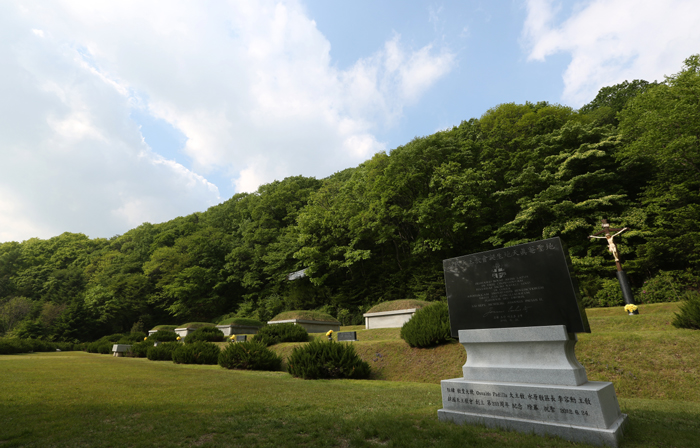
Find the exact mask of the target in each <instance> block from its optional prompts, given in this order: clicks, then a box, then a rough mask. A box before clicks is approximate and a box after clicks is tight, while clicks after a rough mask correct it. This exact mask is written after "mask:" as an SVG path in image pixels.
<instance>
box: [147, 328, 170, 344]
mask: <svg viewBox="0 0 700 448" xmlns="http://www.w3.org/2000/svg"><path fill="white" fill-rule="evenodd" d="M148 341H150V342H151V343H153V342H173V341H177V333H175V332H174V331H169V330H158V331H156V332H155V333H153V334H152V335H150V336H149V337H148Z"/></svg>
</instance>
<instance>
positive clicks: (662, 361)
mask: <svg viewBox="0 0 700 448" xmlns="http://www.w3.org/2000/svg"><path fill="white" fill-rule="evenodd" d="M676 309H677V308H676V305H675V304H663V305H646V306H641V307H640V311H641V313H642V314H640V315H639V316H626V315H625V314H624V312H622V310H621V309H614V310H613V309H600V310H596V309H594V310H588V316H589V320H590V322H591V327H592V329H593V333H592V334H590V335H589V334H585V335H580V336H579V338H580V342H579V344H578V345H577V356H578V358H579V360H580V361H581V362H582V363H583V364H584V365H585V366H586V369H587V371H588V376H589V379H591V380H599V381H612V382H613V383H614V384H615V389H616V391H617V394H618V399H619V401H620V405H621V408H622V410H623V412H625V413H627V414H629V420H630V424H629V426H628V428H627V430H626V433H625V439H624V441H623V444H622V446H623V447H698V446H700V384H699V383H700V381H699V379H698V373H699V372H698V367H699V366H700V332H698V331H690V330H678V329H675V328H674V327H672V326H671V325H670V322H671V320H672V318H673V312H674V311H675V310H676ZM360 328H361V327H357V328H355V327H354V328H353V329H354V330H358V337H359V339H360V342H358V343H355V344H356V345H355V347H356V348H357V351H358V353H360V354H361V355H362V357H363V358H364V359H365V360H367V361H368V362H369V363H370V364H371V365H372V366H373V368H374V371H375V373H374V378H376V379H374V380H366V381H348V380H342V381H338V380H336V381H305V380H299V379H295V378H292V377H291V376H290V375H288V374H287V373H284V372H243V371H228V370H225V369H222V368H220V367H218V366H188V365H176V364H173V363H172V362H153V361H148V360H145V359H135V358H114V357H111V356H107V355H97V354H88V353H84V352H62V353H37V354H22V355H5V356H0V448H5V447H15V446H22V447H25V446H27V447H53V446H57V447H82V446H84V447H122V446H124V447H142V446H157V447H161V446H162V447H170V446H205V447H206V446H227V447H268V446H269V447H273V446H274V447H277V446H280V447H288V446H289V447H326V446H328V447H381V446H387V447H426V446H427V447H501V446H506V447H521V446H522V447H565V446H566V447H571V446H587V445H582V444H572V443H571V442H567V441H563V440H560V439H555V438H549V437H539V436H534V435H528V434H518V433H513V432H507V431H502V430H497V429H489V428H485V427H480V426H457V425H454V424H451V423H442V422H439V421H438V420H437V412H436V411H437V410H438V409H439V408H440V407H441V396H440V387H439V384H438V383H439V380H440V379H444V378H452V377H455V376H458V375H459V373H460V367H461V365H462V364H463V363H464V360H465V355H464V349H463V348H462V347H461V345H459V344H448V345H446V346H442V347H438V348H436V349H428V350H419V349H411V348H410V347H408V346H407V345H406V344H405V343H404V342H403V341H402V340H400V339H398V330H368V331H367V330H361V329H360ZM292 347H293V345H291V344H280V345H279V346H275V347H273V348H274V349H275V350H276V351H278V352H279V353H282V354H287V353H289V352H290V351H291V349H292Z"/></svg>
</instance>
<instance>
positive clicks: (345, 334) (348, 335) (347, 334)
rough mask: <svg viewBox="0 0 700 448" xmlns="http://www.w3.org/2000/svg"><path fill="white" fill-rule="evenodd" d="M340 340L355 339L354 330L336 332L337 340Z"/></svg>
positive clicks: (355, 333)
mask: <svg viewBox="0 0 700 448" xmlns="http://www.w3.org/2000/svg"><path fill="white" fill-rule="evenodd" d="M340 341H357V332H356V331H342V332H339V333H338V342H340Z"/></svg>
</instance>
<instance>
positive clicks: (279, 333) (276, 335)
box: [252, 323, 309, 346]
mask: <svg viewBox="0 0 700 448" xmlns="http://www.w3.org/2000/svg"><path fill="white" fill-rule="evenodd" d="M308 340H309V333H308V332H307V331H306V328H304V327H302V326H300V325H294V324H291V323H288V324H274V325H267V326H265V327H262V328H261V329H260V330H258V333H257V334H256V335H255V336H253V339H252V341H253V342H262V343H263V344H265V345H266V346H269V345H275V344H279V343H280V342H306V341H308Z"/></svg>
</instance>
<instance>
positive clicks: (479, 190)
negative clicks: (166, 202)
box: [0, 55, 700, 340]
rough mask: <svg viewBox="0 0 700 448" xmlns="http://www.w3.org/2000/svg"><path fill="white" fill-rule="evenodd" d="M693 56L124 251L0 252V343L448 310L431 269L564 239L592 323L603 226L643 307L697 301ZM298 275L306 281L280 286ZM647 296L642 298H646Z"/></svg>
mask: <svg viewBox="0 0 700 448" xmlns="http://www.w3.org/2000/svg"><path fill="white" fill-rule="evenodd" d="M699 138H700V57H699V56H697V55H696V56H692V57H690V58H689V59H687V60H686V61H685V65H684V66H683V68H682V70H681V71H680V72H679V73H677V74H676V75H674V76H671V77H669V78H667V79H666V80H665V81H664V82H662V83H659V84H656V83H647V82H645V81H633V82H624V83H622V84H619V85H616V86H612V87H606V88H604V89H602V90H601V91H600V93H599V94H598V96H597V97H596V98H595V99H594V100H593V101H592V102H591V103H589V104H587V105H586V106H584V107H583V108H581V109H580V110H578V111H576V110H573V109H571V108H569V107H565V106H561V105H554V104H547V103H537V104H532V103H526V104H524V105H517V104H502V105H499V106H497V107H494V108H493V109H490V110H488V111H487V112H486V113H485V114H484V115H483V116H482V117H481V118H479V119H471V120H469V121H464V122H462V123H461V124H460V125H459V126H457V127H454V128H453V129H451V130H447V131H443V132H438V133H436V134H433V135H430V136H428V137H422V138H416V139H414V140H413V141H411V142H409V143H407V144H406V145H404V146H400V147H398V148H396V149H394V150H393V151H391V152H390V154H384V153H379V154H376V155H375V156H374V157H372V158H371V159H370V160H367V161H366V162H364V163H363V164H361V165H359V166H358V167H356V168H351V169H347V170H345V171H342V172H339V173H336V174H334V175H333V176H330V177H328V178H326V179H322V180H316V179H312V178H305V177H301V176H299V177H290V178H287V179H284V180H282V181H276V182H273V183H271V184H268V185H263V186H261V187H260V188H259V190H258V191H257V192H256V193H253V194H238V195H236V196H234V197H232V198H231V199H229V200H228V201H226V202H224V203H222V204H220V205H217V206H215V207H212V208H210V209H209V210H207V211H206V212H203V213H195V214H192V215H189V216H186V217H179V218H176V219H173V220H172V221H169V222H166V223H162V224H156V225H153V224H148V223H145V224H143V225H141V226H139V227H137V228H135V229H132V230H130V231H128V232H127V233H125V234H124V235H120V236H115V237H113V238H111V239H109V240H107V239H89V238H87V237H86V236H85V235H82V234H73V233H64V234H62V235H60V236H57V237H54V238H51V239H49V240H40V239H30V240H27V241H24V242H22V243H17V242H9V243H3V244H1V245H0V318H1V320H2V322H1V323H2V328H1V329H0V333H1V332H2V331H7V332H10V333H11V334H16V335H19V336H23V337H46V338H50V339H64V340H72V339H79V340H92V339H96V338H97V337H99V336H102V335H104V334H110V333H115V332H122V331H128V330H129V329H131V328H132V327H133V326H136V327H137V328H139V327H140V328H144V329H148V328H150V327H151V326H152V325H155V324H168V323H174V324H182V323H184V322H188V321H216V319H217V318H219V317H221V316H223V315H227V314H233V313H238V315H240V316H246V317H247V316H250V317H256V318H259V319H261V320H265V319H268V318H270V317H272V316H273V315H274V314H276V313H278V312H280V311H283V310H285V309H320V308H322V309H323V310H324V311H327V312H329V313H331V314H332V315H334V316H338V318H339V319H341V320H342V321H344V323H350V322H355V323H358V322H359V320H360V319H361V315H362V312H364V311H366V310H367V309H368V308H369V307H370V306H372V305H374V304H376V303H378V302H380V301H385V300H393V299H402V298H417V299H424V300H440V299H441V298H443V297H444V295H445V291H444V287H443V276H442V260H443V259H445V258H449V257H454V256H459V255H464V254H467V253H472V252H477V251H482V250H488V249H493V248H496V247H503V246H508V245H513V244H518V243H522V242H526V241H532V240H536V239H541V238H549V237H553V236H559V237H561V238H562V240H563V241H564V242H565V243H566V245H567V246H568V248H569V251H570V254H571V258H572V262H573V265H574V269H575V271H576V275H577V277H578V279H579V282H580V284H581V288H582V293H583V295H584V297H585V299H584V300H585V303H586V305H587V306H594V305H595V306H599V305H613V304H619V303H622V302H621V300H622V299H621V295H620V293H619V289H618V286H617V285H616V281H615V277H614V274H615V268H614V262H613V260H612V258H611V256H610V254H609V253H608V252H607V245H606V244H605V243H604V242H602V241H600V240H592V241H591V240H589V239H588V238H587V237H588V235H590V234H592V233H594V232H596V231H598V230H599V229H600V220H601V218H607V219H608V221H610V222H611V224H612V225H613V227H624V226H627V227H629V228H630V229H631V230H630V231H628V232H626V233H625V234H624V235H623V236H622V238H621V239H620V241H621V245H620V252H621V254H622V257H623V261H624V265H625V270H626V271H627V272H628V274H629V275H630V277H631V281H632V283H633V286H634V288H635V294H636V297H637V298H638V300H640V301H642V302H653V301H664V300H677V299H678V298H680V297H682V295H683V294H684V292H685V291H687V290H690V289H695V290H697V289H698V279H699V278H700V270H699V267H698V262H699V261H700V140H699ZM303 268H306V275H307V276H306V277H305V278H303V279H300V280H296V281H288V280H287V274H288V273H290V272H293V271H297V270H300V269H303ZM645 282H647V283H645Z"/></svg>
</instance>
